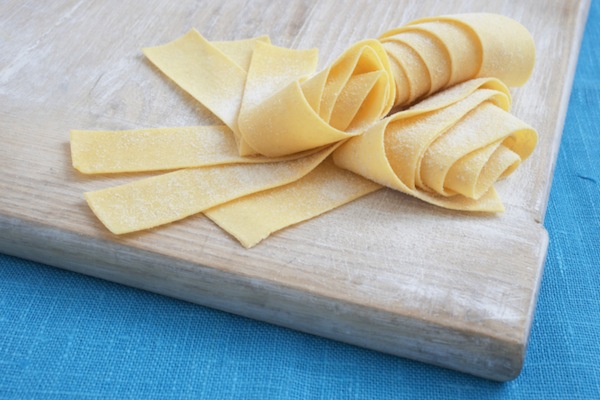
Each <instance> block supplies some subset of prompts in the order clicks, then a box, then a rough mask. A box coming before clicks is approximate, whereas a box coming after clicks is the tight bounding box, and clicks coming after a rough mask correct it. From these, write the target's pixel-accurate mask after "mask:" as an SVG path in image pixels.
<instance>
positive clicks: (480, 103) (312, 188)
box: [71, 14, 537, 247]
mask: <svg viewBox="0 0 600 400" xmlns="http://www.w3.org/2000/svg"><path fill="white" fill-rule="evenodd" d="M143 52H144V54H145V55H146V56H147V57H148V59H149V60H150V61H151V62H152V63H153V64H155V65H156V66H157V67H158V69H159V70H161V71H162V72H163V73H164V74H165V75H166V76H167V77H168V78H170V79H172V80H173V81H174V82H175V83H176V84H177V85H179V86H180V87H181V88H182V89H183V90H185V91H187V92H188V93H189V94H191V95H192V96H193V97H194V98H196V99H197V100H198V101H200V102H201V103H202V104H203V105H204V106H206V107H207V108H208V109H209V110H211V111H212V112H213V113H214V114H215V115H216V116H217V117H218V118H219V119H221V121H223V124H224V125H219V126H205V127H181V128H154V129H138V130H129V131H111V132H108V131H79V130H74V131H72V132H71V151H72V158H73V165H74V166H75V168H77V169H78V170H79V171H81V172H83V173H91V174H93V173H107V172H109V173H118V172H130V171H160V170H177V171H174V172H170V173H167V174H163V175H158V176H156V177H153V178H149V179H144V180H140V181H137V182H133V183H131V184H128V185H122V186H118V187H114V188H107V189H103V190H99V191H94V192H89V193H86V195H85V196H86V199H87V201H88V203H89V205H90V207H91V208H92V210H93V211H94V213H95V214H96V215H97V216H98V217H99V219H100V220H101V221H102V222H103V223H104V224H105V225H106V226H107V228H108V229H109V230H111V231H112V232H114V233H117V234H121V233H127V232H133V231H136V230H141V229H148V228H151V227H155V226H159V225H161V224H165V223H169V222H172V221H176V220H179V219H181V218H185V217H187V216H190V215H194V214H197V213H200V212H204V213H205V214H206V215H207V216H208V217H209V218H210V219H212V220H213V221H214V222H215V223H216V224H217V225H219V226H220V227H222V228H223V229H225V230H226V231H227V232H229V233H230V234H231V235H232V236H233V237H235V238H237V239H238V240H239V241H240V243H242V245H244V246H246V247H252V246H254V245H256V244H257V243H258V242H260V241H261V240H262V239H264V238H265V237H267V236H268V235H270V234H271V233H273V232H275V231H278V230H280V229H283V228H285V227H287V226H290V225H293V224H296V223H298V222H301V221H304V220H307V219H310V218H314V217H315V216H317V215H320V214H322V213H323V212H326V211H329V210H331V209H333V208H336V207H339V206H341V205H343V204H345V203H347V202H349V201H352V200H354V199H356V198H358V197H361V196H363V195H366V194H368V193H371V192H373V191H374V190H377V189H379V188H380V187H381V186H382V185H383V186H387V187H389V188H392V189H395V190H398V191H401V192H404V193H407V194H409V195H412V196H415V197H417V198H419V199H421V200H423V201H426V202H428V203H431V204H435V205H438V206H441V207H446V208H450V209H457V210H469V211H485V212H498V211H502V210H503V209H504V208H503V206H502V203H501V201H500V199H499V197H498V194H497V193H496V191H495V190H494V187H493V184H494V182H496V181H497V180H498V179H503V178H505V177H506V176H508V175H509V174H510V173H512V172H513V171H514V170H515V169H516V168H517V166H518V165H519V164H520V163H521V162H522V161H523V160H524V159H526V158H527V157H528V156H529V155H530V154H531V152H532V151H533V149H534V148H535V145H536V142H537V133H536V131H535V130H534V129H533V128H531V127H530V126H528V125H527V124H526V123H524V122H523V121H520V120H519V119H517V118H515V117H514V116H512V115H511V114H510V113H509V109H510V104H511V97H510V92H509V90H508V88H507V86H506V85H507V84H508V85H522V84H524V83H525V82H526V81H527V79H528V77H529V76H530V74H531V71H532V69H533V64H534V60H535V48H534V45H533V39H532V38H531V35H530V34H529V32H528V31H527V30H526V29H525V28H524V27H523V26H522V25H520V24H519V23H518V22H516V21H514V20H512V19H509V18H507V17H504V16H500V15H495V14H463V15H449V16H441V17H431V18H423V19H420V20H417V21H413V22H411V23H409V24H407V25H405V26H403V27H400V28H397V29H393V30H391V31H388V32H386V33H384V34H383V35H381V36H380V38H379V39H367V40H363V41H360V42H357V43H355V44H354V45H352V46H350V47H349V48H348V49H347V50H346V51H345V52H343V53H342V54H341V55H340V56H339V57H338V58H337V59H336V60H335V61H334V62H333V63H331V65H329V66H327V67H326V68H325V69H323V70H322V71H319V72H316V71H315V69H316V66H317V57H318V54H317V50H316V49H309V50H296V49H287V48H282V47H278V46H274V45H272V44H271V41H270V39H269V38H268V37H265V36H262V37H258V38H253V39H247V40H241V41H234V42H210V41H208V40H206V39H205V38H204V37H202V35H201V34H200V33H198V32H197V31H195V30H192V31H190V32H188V33H187V34H186V35H184V36H183V37H181V38H179V39H176V40H175V41H173V42H171V43H167V44H165V45H162V46H158V47H152V48H146V49H143ZM408 106H411V107H410V108H407V107H408ZM330 155H331V157H330Z"/></svg>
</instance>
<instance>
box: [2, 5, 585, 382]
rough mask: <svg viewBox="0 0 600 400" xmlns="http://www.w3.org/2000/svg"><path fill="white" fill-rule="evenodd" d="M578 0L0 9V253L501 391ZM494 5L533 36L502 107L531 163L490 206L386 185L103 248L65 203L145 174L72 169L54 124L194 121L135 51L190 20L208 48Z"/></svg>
mask: <svg viewBox="0 0 600 400" xmlns="http://www.w3.org/2000/svg"><path fill="white" fill-rule="evenodd" d="M588 8H589V0H579V1H575V0H572V1H567V2H565V1H563V0H548V1H545V2H539V1H537V0H529V1H522V0H514V1H511V0H496V1H465V0H453V1H419V2H416V1H408V0H387V1H379V2H368V1H352V2H350V1H348V2H344V1H333V0H332V1H310V0H306V1H276V2H274V1H268V0H264V1H260V0H256V1H250V2H248V1H227V2H221V1H200V2H198V1H192V0H188V1H177V2H169V1H146V2H137V1H133V0H120V1H114V2H108V3H107V2H100V1H98V2H91V1H62V2H46V3H44V4H41V3H39V2H37V1H28V2H23V1H16V0H9V1H3V2H2V3H1V4H0V140H1V146H0V171H1V174H0V252H4V253H6V254H11V255H16V256H19V257H24V258H28V259H32V260H36V261H40V262H43V263H46V264H50V265H54V266H58V267H62V268H66V269H70V270H73V271H77V272H81V273H84V274H89V275H93V276H97V277H101V278H105V279H108V280H112V281H116V282H120V283H124V284H126V285H131V286H135V287H139V288H143V289H147V290H151V291H154V292H158V293H162V294H166V295H169V296H173V297H177V298H180V299H185V300H189V301H192V302H196V303H200V304H204V305H208V306H210V307H215V308H218V309H222V310H226V311H230V312H233V313H238V314H241V315H245V316H249V317H252V318H257V319H260V320H264V321H269V322H273V323H276V324H280V325H283V326H287V327H292V328H295V329H299V330H302V331H306V332H310V333H314V334H317V335H322V336H325V337H329V338H334V339H338V340H342V341H345V342H349V343H353V344H356V345H359V346H364V347H368V348H372V349H376V350H380V351H383V352H387V353H391V354H396V355H400V356H404V357H409V358H413V359H417V360H422V361H425V362H429V363H433V364H437V365H442V366H445V367H449V368H454V369H457V370H460V371H465V372H468V373H472V374H475V375H479V376H483V377H487V378H491V379H495V380H501V381H502V380H508V379H511V378H514V377H515V376H517V375H518V373H519V371H520V369H521V367H522V364H523V359H524V353H525V349H526V346H527V339H528V336H529V331H530V328H531V322H532V317H533V313H534V309H535V304H536V297H537V293H538V288H539V284H540V277H541V275H542V270H543V264H544V260H545V257H546V248H547V243H548V235H547V233H546V231H545V230H544V227H543V218H544V214H545V207H546V204H547V199H548V192H549V188H550V183H551V179H552V172H553V167H554V163H555V161H556V155H557V151H558V146H559V142H560V136H561V132H562V127H563V121H564V118H565V113H566V109H567V105H568V100H569V94H570V88H571V83H572V79H573V74H574V70H575V65H576V62H577V56H578V51H579V43H580V40H581V37H582V33H583V28H584V25H585V21H586V16H587V10H588ZM469 11H487V12H497V13H502V14H505V15H508V16H511V17H513V18H515V19H517V20H518V21H520V22H521V23H523V24H524V25H525V26H526V27H527V28H528V29H529V30H530V31H531V32H532V34H533V36H534V38H535V41H536V45H537V66H536V69H535V71H534V73H533V77H532V79H531V80H530V81H529V82H528V83H527V85H526V86H524V87H523V88H519V89H517V90H514V92H513V94H514V98H515V103H514V109H513V111H514V114H516V115H517V116H518V117H520V118H521V119H523V120H525V121H527V122H528V123H529V124H531V125H533V126H534V127H536V128H537V129H538V131H539V133H540V143H539V145H538V147H537V149H536V150H535V153H534V154H533V156H532V157H531V158H530V159H529V160H527V161H526V162H525V163H524V165H523V166H522V167H521V168H519V169H518V170H517V172H516V173H515V174H514V175H512V176H511V177H510V178H509V179H508V180H507V181H504V182H501V183H500V184H499V185H498V190H499V192H500V194H501V197H502V198H503V200H504V202H505V205H506V209H507V210H506V212H505V213H503V214H502V215H497V216H489V215H487V216H481V215H471V214H467V213H461V212H452V211H447V210H443V209H440V208H437V207H434V206H431V205H428V204H425V203H423V202H420V201H418V200H415V199H413V198H411V197H408V196H406V195H403V194H400V193H397V192H393V191H390V190H383V191H379V192H376V193H374V194H371V195H369V196H367V197H364V198H362V199H359V200H358V201H355V202H353V203H352V204H350V205H347V206H344V207H342V208H340V209H337V210H334V211H332V212H330V213H328V214H326V215H324V216H321V217H319V218H316V219H314V220H311V221H308V222H305V223H302V224H299V225H297V226H294V227H291V228H289V229H285V230H283V231H281V232H279V233H277V234H275V235H273V236H272V237H270V238H269V239H268V240H266V241H265V242H263V243H261V244H260V245H258V246H257V247H255V248H253V249H251V250H246V249H244V248H243V247H242V246H240V245H239V244H238V243H237V242H236V241H235V240H234V239H232V238H231V237H229V236H228V235H227V234H225V233H224V232H222V231H221V230H220V229H219V228H218V227H216V226H215V225H214V224H213V223H211V222H210V221H209V220H208V219H207V218H205V217H203V216H201V215H199V216H197V217H192V218H188V219H186V220H184V221H181V222H178V223H174V224H171V225H169V226H166V227H163V228H160V229H155V230H151V231H148V232H143V233H136V234H130V235H126V236H123V237H116V236H114V235H112V234H110V233H109V232H108V231H107V230H106V229H105V228H104V227H103V226H102V225H101V224H100V223H99V222H98V220H96V218H95V217H94V216H93V214H92V213H91V211H90V210H89V209H88V207H87V205H86V204H85V202H84V199H83V196H82V193H83V192H84V191H88V190H94V189H100V188H104V187H107V186H112V185H115V184H119V183H123V182H129V181H132V180H134V179H138V178H139V177H141V176H144V175H143V174H130V175H128V176H119V177H116V176H100V177H90V176H84V175H81V174H79V173H77V172H76V171H75V170H74V169H73V168H72V167H71V160H70V153H69V129H72V128H77V129H133V128H142V127H158V126H183V125H203V124H211V123H214V122H216V120H215V119H214V117H212V116H211V115H210V113H209V112H208V111H207V110H206V109H204V108H203V107H202V106H200V105H199V104H198V103H196V102H195V101H194V100H193V99H192V98H191V97H190V96H188V95H187V94H186V93H184V92H182V91H181V90H180V89H178V88H177V87H176V86H175V85H173V84H172V83H171V82H169V81H168V80H166V79H165V78H164V77H163V76H162V75H161V74H160V73H159V72H158V71H157V70H156V69H155V68H153V67H152V66H151V65H150V63H149V62H148V61H147V60H146V59H144V57H143V56H142V54H141V51H140V49H141V48H142V47H146V46H154V45H158V44H163V43H166V42H168V41H171V40H173V39H174V38H176V37H178V36H180V35H182V34H183V33H185V32H186V31H188V30H189V29H190V28H192V27H195V28H196V29H198V30H199V31H200V32H201V33H203V34H204V35H205V36H206V37H207V38H209V39H212V40H231V39H241V38H246V37H250V36H255V35H259V34H268V35H270V36H271V38H272V41H273V42H274V43H275V44H278V45H281V46H290V47H295V48H309V47H318V48H319V49H320V54H321V61H320V64H321V66H325V65H326V64H327V63H328V62H330V61H332V60H333V59H334V58H335V57H336V56H337V55H339V54H340V53H341V52H342V50H343V49H344V48H346V47H347V46H348V45H350V44H351V43H353V42H355V41H357V40H360V39H363V38H368V37H377V36H378V35H379V34H380V33H382V32H384V31H386V30H388V29H390V28H393V27H396V26H399V25H402V24H403V23H406V22H408V21H410V20H412V19H414V18H417V17H424V16H429V15H437V14H448V13H457V12H469Z"/></svg>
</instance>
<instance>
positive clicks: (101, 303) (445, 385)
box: [0, 2, 600, 399]
mask: <svg viewBox="0 0 600 400" xmlns="http://www.w3.org/2000/svg"><path fill="white" fill-rule="evenodd" d="M599 41H600V4H599V3H597V2H596V3H594V4H592V8H591V10H590V15H589V18H588V24H587V28H586V33H585V37H584V41H583V45H582V49H581V55H580V58H579V65H578V70H577V75H576V79H575V82H574V86H573V92H572V96H571V103H570V107H569V112H568V115H567V121H566V125H565V130H564V134H563V141H562V145H561V149H560V153H559V158H558V163H557V166H556V171H555V176H554V181H553V186H552V192H551V196H550V202H549V206H548V212H547V215H546V222H545V224H546V227H547V229H548V231H549V234H550V248H549V252H548V258H547V262H546V269H545V273H544V277H543V281H542V287H541V292H540V295H539V302H538V307H537V311H536V315H535V321H534V325H533V329H532V333H531V338H530V346H529V350H528V354H527V359H526V362H525V367H524V369H523V372H522V373H521V375H520V376H519V378H517V379H516V380H514V381H512V382H509V383H505V384H499V383H494V382H489V381H486V380H483V379H478V378H474V377H471V376H468V375H465V374H461V373H458V372H453V371H449V370H445V369H441V368H437V367H433V366H429V365H425V364H421V363H418V362H413V361H409V360H404V359H401V358H397V357H393V356H388V355H384V354H380V353H377V352H374V351H369V350H365V349H361V348H357V347H353V346H350V345H345V344H341V343H337V342H334V341H331V340H326V339H322V338H318V337H314V336H310V335H306V334H302V333H299V332H295V331H292V330H288V329H284V328H280V327H276V326H272V325H268V324H265V323H261V322H256V321H253V320H249V319H246V318H242V317H238V316H234V315H230V314H226V313H223V312H219V311H215V310H211V309H208V308H205V307H201V306H197V305H193V304H188V303H185V302H182V301H177V300H173V299H170V298H166V297H163V296H159V295H155V294H152V293H147V292H143V291H140V290H136V289H132V288H128V287H125V286H121V285H117V284H113V283H110V282H106V281H102V280H99V279H94V278H90V277H86V276H83V275H79V274H75V273H71V272H67V271H63V270H60V269H56V268H52V267H48V266H45V265H41V264H37V263H34V262H29V261H25V260H21V259H18V258H14V257H9V256H6V255H0V398H43V399H53V398H57V399H59V398H60V399H63V398H87V397H101V398H106V397H114V398H211V399H219V398H261V399H262V398H296V399H298V398H375V399H386V398H414V399H432V398H448V399H457V398H466V399H470V398H474V399H488V398H489V399H506V398H510V399H513V398H515V399H520V398H527V399H529V398H540V399H541V398H544V399H563V398H569V399H576V398H580V399H594V398H596V399H600V289H599V286H600V132H599V129H600V128H599V126H600V101H599V100H600V68H599V65H598V64H599V63H600V54H599V52H600V46H598V42H599Z"/></svg>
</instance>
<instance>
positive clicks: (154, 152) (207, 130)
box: [71, 125, 319, 174]
mask: <svg viewBox="0 0 600 400" xmlns="http://www.w3.org/2000/svg"><path fill="white" fill-rule="evenodd" d="M318 150H319V149H312V150H309V151H307V152H304V153H299V154H294V155H291V156H284V157H277V158H273V157H262V156H254V157H244V156H240V154H239V153H238V147H237V145H236V141H235V138H234V135H233V132H232V131H231V129H229V128H228V127H227V126H225V125H211V126H187V127H177V128H152V129H133V130H123V131H82V130H72V131H71V158H72V161H73V166H74V167H75V168H76V169H77V170H78V171H79V172H82V173H84V174H103V173H122V172H145V171H162V170H174V169H180V168H194V167H207V166H212V165H222V164H255V163H265V162H279V161H287V160H292V159H296V158H301V157H304V156H307V155H310V154H312V153H315V152H316V151H318Z"/></svg>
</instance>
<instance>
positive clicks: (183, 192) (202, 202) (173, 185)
mask: <svg viewBox="0 0 600 400" xmlns="http://www.w3.org/2000/svg"><path fill="white" fill-rule="evenodd" d="M333 150H334V147H331V148H327V149H324V150H321V151H320V152H318V153H315V154H313V155H310V156H307V157H303V158H300V159H298V160H293V161H287V162H281V163H265V164H252V165H243V164H232V165H224V166H216V167H206V168H190V169H182V170H179V171H175V172H171V173H168V174H162V175H158V176H155V177H151V178H147V179H142V180H138V181H135V182H132V183H128V184H125V185H121V186H115V187H111V188H107V189H102V190H97V191H93V192H87V193H85V198H86V200H87V202H88V204H89V206H90V208H91V209H92V211H93V212H94V214H96V216H97V217H98V218H99V219H100V221H102V223H103V224H104V225H105V226H106V227H107V228H108V229H109V230H110V231H111V232H113V233H116V234H123V233H129V232H135V231H139V230H143V229H148V228H153V227H155V226H159V225H163V224H167V223H170V222H174V221H178V220H180V219H183V218H185V217H188V216H190V215H194V214H198V213H200V212H202V211H204V210H206V209H209V208H211V207H215V206H217V205H219V204H223V203H226V202H228V201H231V200H234V199H236V198H239V197H243V196H246V195H248V194H251V193H255V192H259V191H262V190H267V189H271V188H274V187H277V186H281V185H285V184H288V183H290V182H294V181H296V180H298V179H300V178H301V177H303V176H304V175H306V174H307V173H309V172H310V171H311V170H313V169H314V168H316V167H317V166H318V165H319V164H320V163H321V162H322V161H323V160H324V159H325V158H326V157H327V156H328V155H329V154H330V153H331V152H332V151H333Z"/></svg>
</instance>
